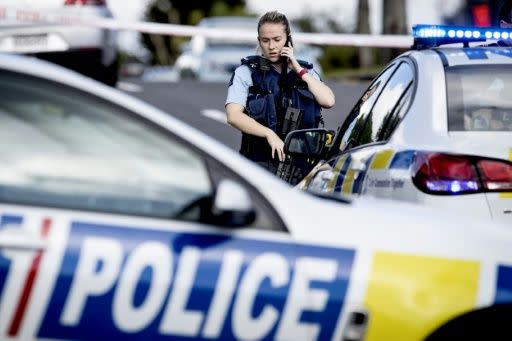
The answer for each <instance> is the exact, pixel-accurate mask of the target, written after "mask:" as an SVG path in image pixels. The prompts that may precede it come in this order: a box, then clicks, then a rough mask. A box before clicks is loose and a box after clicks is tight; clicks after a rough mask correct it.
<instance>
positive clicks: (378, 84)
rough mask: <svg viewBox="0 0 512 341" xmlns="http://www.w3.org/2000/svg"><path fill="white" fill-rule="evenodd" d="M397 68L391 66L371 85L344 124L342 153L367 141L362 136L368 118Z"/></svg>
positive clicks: (341, 134) (341, 132)
mask: <svg viewBox="0 0 512 341" xmlns="http://www.w3.org/2000/svg"><path fill="white" fill-rule="evenodd" d="M395 68H396V64H391V65H390V66H388V68H387V69H386V70H384V71H383V72H382V73H381V75H380V76H379V77H377V78H376V79H375V80H374V81H373V82H372V84H370V86H369V87H368V89H366V91H365V92H364V93H363V96H361V98H360V99H359V101H358V102H357V104H356V105H355V106H354V108H353V109H352V111H351V112H350V114H349V115H348V116H347V118H346V120H345V121H344V122H343V124H342V126H341V128H340V131H339V134H338V135H339V136H341V141H340V142H338V143H339V146H340V151H344V150H346V149H349V148H352V147H355V146H358V145H360V144H361V143H360V141H361V140H362V141H364V140H366V137H365V136H362V133H363V128H364V124H365V121H366V117H367V115H368V114H369V113H370V111H371V109H372V107H373V105H374V103H375V101H376V100H377V98H378V96H379V94H380V92H381V91H382V89H383V87H384V86H385V84H386V82H387V81H388V79H389V77H391V75H392V74H393V71H394V70H395Z"/></svg>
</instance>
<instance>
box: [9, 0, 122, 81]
mask: <svg viewBox="0 0 512 341" xmlns="http://www.w3.org/2000/svg"><path fill="white" fill-rule="evenodd" d="M47 17H60V18H62V20H64V19H66V20H67V21H68V22H69V24H68V25H55V24H50V23H43V22H38V21H39V20H41V19H44V18H47ZM82 17H85V18H100V19H101V18H107V19H110V18H112V13H111V11H110V9H109V7H108V5H107V1H106V0H43V1H42V0H0V51H1V52H9V53H20V54H31V55H34V56H37V57H39V58H42V59H45V60H49V61H52V62H54V63H57V64H59V65H63V66H66V67H69V68H71V69H73V70H77V71H79V72H81V73H83V74H85V75H87V76H89V77H92V78H94V79H98V80H100V81H102V82H105V83H106V84H109V85H115V84H116V82H117V78H118V61H117V58H118V56H117V54H118V48H117V31H115V30H106V29H100V28H94V27H85V26H83V25H79V24H78V23H76V22H74V21H76V20H79V19H80V18H82Z"/></svg>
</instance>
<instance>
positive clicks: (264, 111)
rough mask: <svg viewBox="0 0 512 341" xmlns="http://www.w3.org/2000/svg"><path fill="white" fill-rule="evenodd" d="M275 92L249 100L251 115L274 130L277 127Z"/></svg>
mask: <svg viewBox="0 0 512 341" xmlns="http://www.w3.org/2000/svg"><path fill="white" fill-rule="evenodd" d="M274 101H275V99H274V95H273V94H267V95H264V96H259V97H258V98H256V99H253V100H251V101H248V111H249V116H250V117H252V118H253V119H254V120H255V121H256V122H258V123H261V124H263V125H265V126H267V127H269V128H270V129H272V130H273V131H276V129H277V113H276V106H275V102H274Z"/></svg>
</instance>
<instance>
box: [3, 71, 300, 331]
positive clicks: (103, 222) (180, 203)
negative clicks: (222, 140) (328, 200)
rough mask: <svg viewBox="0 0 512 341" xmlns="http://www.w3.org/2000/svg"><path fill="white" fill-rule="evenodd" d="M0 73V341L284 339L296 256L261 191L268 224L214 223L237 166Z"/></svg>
mask: <svg viewBox="0 0 512 341" xmlns="http://www.w3.org/2000/svg"><path fill="white" fill-rule="evenodd" d="M0 73H1V77H0V93H2V99H1V101H0V118H1V124H0V144H1V145H2V150H1V152H0V167H1V168H2V172H1V173H0V316H1V318H0V339H20V340H30V339H36V338H44V339H121V338H122V339H151V340H160V339H168V338H169V337H170V336H171V337H177V338H182V339H187V338H203V339H215V338H219V339H233V338H236V339H247V338H274V336H275V335H276V333H278V332H279V326H280V323H281V321H282V320H283V310H284V309H285V308H284V307H285V304H286V302H287V301H286V298H287V294H288V292H289V291H290V290H291V289H290V287H291V285H292V283H291V274H292V272H293V269H294V266H295V254H294V252H292V243H291V242H290V236H289V235H288V234H287V233H286V232H285V227H284V224H283V222H282V221H281V219H280V218H279V216H278V215H277V214H276V212H275V211H274V210H273V209H272V208H271V207H269V206H268V205H267V204H266V202H265V201H264V200H263V199H262V198H260V197H258V195H257V193H256V192H255V190H253V189H249V188H248V189H247V190H248V191H249V193H250V195H252V196H253V202H254V206H255V209H256V213H257V216H258V217H259V219H258V220H256V221H255V222H254V223H252V224H251V225H250V226H246V227H245V228H243V227H242V228H239V229H233V228H229V227H227V226H223V225H222V224H221V223H218V224H216V225H215V226H213V225H210V224H208V220H207V218H208V215H207V214H208V212H207V210H205V207H208V204H209V200H211V198H212V192H213V190H214V188H215V186H216V182H217V181H218V178H220V173H223V176H224V177H226V176H227V177H228V178H229V177H233V178H235V176H234V175H233V174H231V173H230V171H229V170H228V169H223V168H222V165H221V164H219V163H217V162H215V160H213V159H212V158H210V157H209V156H208V155H205V154H203V153H202V152H201V151H199V150H196V149H195V148H194V147H193V146H191V145H188V144H187V143H186V141H183V140H181V139H178V138H176V137H174V136H172V135H171V134H170V133H169V132H168V131H163V130H162V129H160V128H159V127H157V126H155V125H153V124H151V123H150V122H149V121H145V120H144V119H142V117H140V116H137V115H135V114H133V113H131V112H129V111H127V110H125V109H124V108H122V107H119V106H117V105H113V104H112V103H109V102H107V101H105V100H103V99H101V98H97V97H95V96H93V95H92V94H89V93H85V92H82V91H79V90H77V89H74V88H71V87H67V86H64V85H62V84H55V83H53V82H51V81H47V80H43V79H39V78H36V77H28V76H25V75H21V74H16V73H13V72H4V71H0ZM295 298H296V297H295ZM292 303H294V304H300V303H301V302H300V300H297V301H295V302H292ZM293 317H294V316H292V318H293ZM287 321H288V322H290V319H287ZM291 321H292V322H293V319H292V320H291ZM280 333H282V334H280V335H284V336H286V335H287V334H286V331H284V332H280ZM288 336H289V335H288ZM290 337H291V338H293V339H297V338H301V337H304V338H308V335H307V334H306V335H291V336H290Z"/></svg>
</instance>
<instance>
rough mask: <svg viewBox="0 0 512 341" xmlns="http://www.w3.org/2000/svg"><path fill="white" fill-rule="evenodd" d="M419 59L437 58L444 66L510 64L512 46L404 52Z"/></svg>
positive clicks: (446, 48)
mask: <svg viewBox="0 0 512 341" xmlns="http://www.w3.org/2000/svg"><path fill="white" fill-rule="evenodd" d="M406 55H409V56H410V57H411V58H414V59H416V60H418V61H421V59H423V58H433V59H439V60H440V61H441V62H442V63H443V65H444V66H459V65H477V64H512V47H487V46H473V47H449V46H443V47H433V48H428V49H422V50H411V51H409V52H407V53H406Z"/></svg>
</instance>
